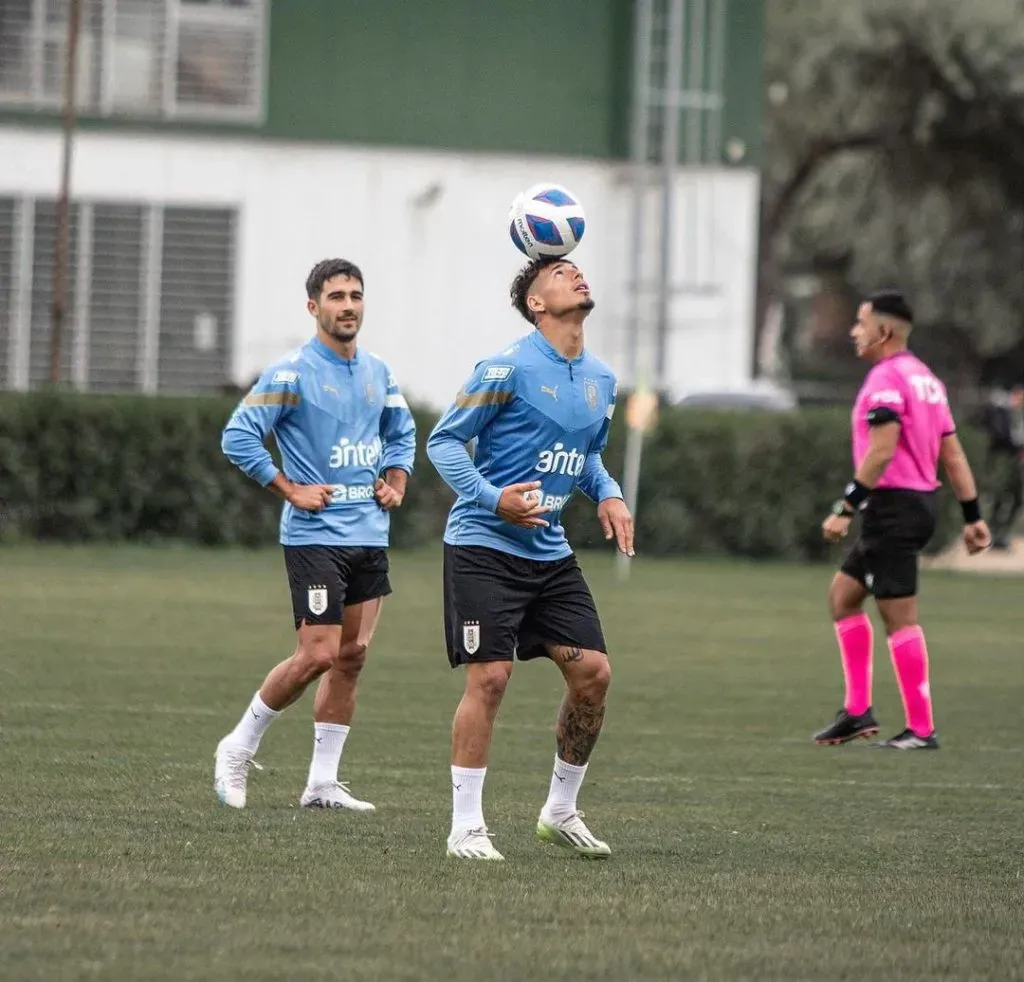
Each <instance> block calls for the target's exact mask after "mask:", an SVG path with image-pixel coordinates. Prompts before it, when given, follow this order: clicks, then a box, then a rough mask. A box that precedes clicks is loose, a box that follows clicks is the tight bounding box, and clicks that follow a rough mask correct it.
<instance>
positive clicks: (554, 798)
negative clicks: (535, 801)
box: [541, 754, 590, 818]
mask: <svg viewBox="0 0 1024 982" xmlns="http://www.w3.org/2000/svg"><path fill="white" fill-rule="evenodd" d="M589 766H590V765H589V764H578V765H577V764H567V763H566V762H565V761H564V760H562V759H561V758H560V757H559V756H558V755H557V754H556V755H555V771H554V773H553V774H552V775H551V787H550V788H549V789H548V800H547V801H546V802H545V803H544V807H543V808H542V809H541V814H542V815H544V816H545V817H547V818H566V817H567V816H569V815H571V814H572V813H573V812H574V811H576V796H577V795H578V794H579V793H580V785H581V784H583V778H584V776H585V775H586V773H587V767H589Z"/></svg>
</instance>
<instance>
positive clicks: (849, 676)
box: [836, 613, 874, 716]
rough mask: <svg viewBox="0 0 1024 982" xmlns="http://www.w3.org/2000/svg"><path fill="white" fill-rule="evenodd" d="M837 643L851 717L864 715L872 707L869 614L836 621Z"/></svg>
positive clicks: (845, 704)
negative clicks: (841, 660)
mask: <svg viewBox="0 0 1024 982" xmlns="http://www.w3.org/2000/svg"><path fill="white" fill-rule="evenodd" d="M836 640H837V641H838V642H839V653H840V654H841V655H842V658H843V676H844V678H845V679H846V701H845V702H844V703H843V705H844V707H845V708H846V711H847V712H848V713H849V714H850V715H851V716H860V714H861V713H864V712H867V710H868V708H869V707H870V706H871V661H872V657H871V656H872V644H873V641H874V635H873V634H872V632H871V621H870V620H869V619H868V615H867V614H863V613H862V614H854V615H853V616H852V617H844V618H843V619H842V620H841V621H836Z"/></svg>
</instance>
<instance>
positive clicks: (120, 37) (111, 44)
mask: <svg viewBox="0 0 1024 982" xmlns="http://www.w3.org/2000/svg"><path fill="white" fill-rule="evenodd" d="M69 9H70V0H0V104H8V105H16V106H24V107H29V108H34V109H50V110H55V109H57V108H59V106H60V103H61V98H62V94H63V78H64V71H65V67H66V60H67V31H68V11H69ZM81 10H82V18H81V24H80V29H79V37H78V65H77V71H76V75H77V79H76V89H75V94H76V101H77V105H78V108H79V111H81V112H82V113H86V114H98V115H102V116H112V115H128V116H136V117H147V118H153V117H158V118H165V119H221V120H225V121H232V120H238V121H248V122H257V121H259V120H260V119H261V118H262V113H263V74H264V72H263V61H264V47H265V33H266V30H265V29H266V0H81Z"/></svg>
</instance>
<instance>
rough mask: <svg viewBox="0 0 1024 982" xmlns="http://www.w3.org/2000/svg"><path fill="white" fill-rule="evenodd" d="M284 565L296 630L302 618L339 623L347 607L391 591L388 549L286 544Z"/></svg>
mask: <svg viewBox="0 0 1024 982" xmlns="http://www.w3.org/2000/svg"><path fill="white" fill-rule="evenodd" d="M284 565H285V569H286V570H287V571H288V585H289V586H290V587H291V592H292V613H293V614H294V615H295V627H296V629H297V628H298V627H299V626H300V625H301V624H302V622H303V621H305V622H306V623H307V624H340V623H341V618H342V610H343V609H344V608H345V607H346V606H349V605H351V604H361V603H363V602H364V601H366V600H375V599H376V598H377V597H386V596H387V595H388V594H389V593H391V582H390V581H389V580H388V554H387V550H386V549H376V548H364V547H362V546H353V547H350V546H285V547H284Z"/></svg>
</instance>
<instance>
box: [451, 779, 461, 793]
mask: <svg viewBox="0 0 1024 982" xmlns="http://www.w3.org/2000/svg"><path fill="white" fill-rule="evenodd" d="M452 787H453V788H454V789H455V790H456V791H461V790H462V785H461V784H456V783H455V782H454V781H452Z"/></svg>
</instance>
